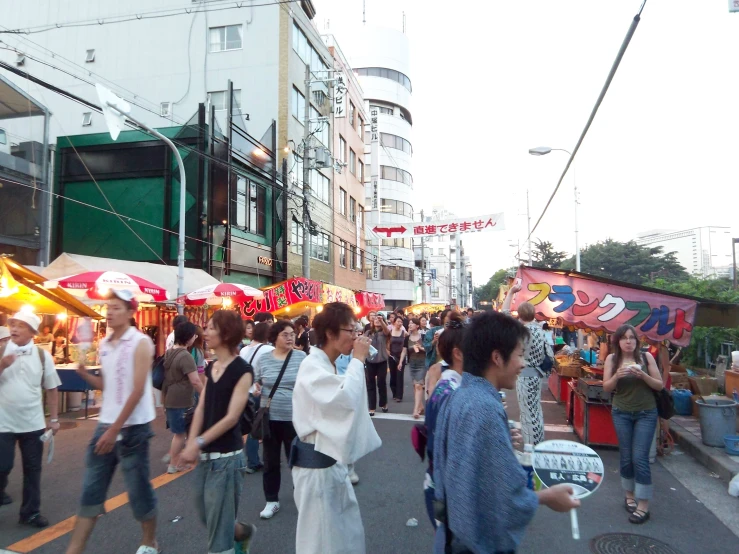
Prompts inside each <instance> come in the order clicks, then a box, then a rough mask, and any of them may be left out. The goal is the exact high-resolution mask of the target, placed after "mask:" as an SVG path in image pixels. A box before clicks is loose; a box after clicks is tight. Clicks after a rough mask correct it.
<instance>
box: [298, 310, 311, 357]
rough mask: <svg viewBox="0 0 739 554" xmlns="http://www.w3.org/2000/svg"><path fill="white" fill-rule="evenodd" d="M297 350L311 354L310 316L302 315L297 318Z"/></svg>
mask: <svg viewBox="0 0 739 554" xmlns="http://www.w3.org/2000/svg"><path fill="white" fill-rule="evenodd" d="M294 348H295V350H300V351H301V352H304V353H305V354H306V355H307V354H310V338H309V337H308V318H307V317H305V316H300V317H299V318H298V319H296V320H295V346H294Z"/></svg>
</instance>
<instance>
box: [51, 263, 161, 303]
mask: <svg viewBox="0 0 739 554" xmlns="http://www.w3.org/2000/svg"><path fill="white" fill-rule="evenodd" d="M44 287H45V288H47V289H53V288H57V287H61V288H63V289H64V290H66V291H67V292H69V293H71V294H72V295H74V296H77V297H79V298H89V299H90V300H104V299H105V298H106V296H107V295H108V293H109V292H110V291H111V290H112V289H116V290H122V289H125V290H130V291H131V292H132V293H133V294H134V296H135V297H136V299H137V300H140V301H142V302H165V301H167V300H169V293H168V292H167V289H164V288H162V287H160V286H159V285H156V284H154V283H152V282H151V281H147V280H146V279H143V278H141V277H138V276H136V275H128V274H126V273H119V272H117V271H88V272H85V273H79V274H77V275H70V276H69V277H64V278H62V279H55V280H53V281H46V282H45V283H44Z"/></svg>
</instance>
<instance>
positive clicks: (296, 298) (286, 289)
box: [239, 277, 323, 319]
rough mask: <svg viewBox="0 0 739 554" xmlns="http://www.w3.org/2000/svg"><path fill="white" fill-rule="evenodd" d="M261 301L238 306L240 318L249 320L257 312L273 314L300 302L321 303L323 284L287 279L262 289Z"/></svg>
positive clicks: (309, 280) (308, 280) (302, 278)
mask: <svg viewBox="0 0 739 554" xmlns="http://www.w3.org/2000/svg"><path fill="white" fill-rule="evenodd" d="M263 292H264V299H263V300H248V301H246V302H244V303H242V304H241V305H240V306H239V310H240V311H241V317H243V318H244V319H247V318H248V319H251V318H252V317H254V314H256V313H259V312H275V311H277V310H281V309H282V308H286V307H288V306H291V305H293V304H298V303H300V302H310V303H314V304H321V303H322V298H321V296H322V292H323V283H321V282H320V281H312V280H311V279H306V278H305V277H295V278H293V279H288V280H287V281H283V282H282V283H280V284H278V285H275V286H273V287H271V288H268V289H264V290H263Z"/></svg>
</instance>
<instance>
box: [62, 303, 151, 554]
mask: <svg viewBox="0 0 739 554" xmlns="http://www.w3.org/2000/svg"><path fill="white" fill-rule="evenodd" d="M137 306H138V303H137V302H136V300H135V299H134V297H133V294H132V293H131V292H130V291H127V290H116V291H111V293H110V296H109V297H108V311H107V316H106V318H107V323H108V329H109V332H110V335H109V336H108V337H106V338H105V339H103V340H102V341H101V343H100V350H99V352H100V365H101V371H100V373H101V376H99V377H97V376H94V375H90V374H89V373H88V372H87V371H86V369H85V367H84V365H82V364H80V366H79V367H78V368H77V372H78V374H79V375H80V376H81V377H82V378H83V379H85V381H87V382H88V383H90V385H91V386H92V387H93V388H95V389H101V390H102V391H103V405H102V407H101V408H100V414H99V415H98V421H99V423H98V426H97V427H96V429H95V432H94V433H93V436H92V440H91V441H90V444H89V446H88V448H87V456H86V461H85V463H86V470H85V477H84V480H83V483H82V500H81V502H80V503H81V506H80V509H79V512H78V514H77V521H76V523H75V527H74V532H73V533H72V539H71V541H70V543H69V546H68V548H67V554H79V553H81V552H82V551H83V550H84V549H85V544H86V543H87V539H88V538H89V537H90V534H91V533H92V530H93V529H94V527H95V522H96V520H97V517H98V516H100V515H102V514H104V513H105V500H106V498H107V494H108V488H109V486H110V482H111V480H112V479H113V474H114V473H115V469H116V467H117V466H120V468H121V469H122V470H123V476H124V482H125V484H126V490H127V491H128V497H129V500H130V505H131V509H132V511H133V515H134V517H135V518H136V519H137V520H138V521H139V522H140V523H141V528H142V530H143V539H142V542H141V546H140V547H139V549H138V550H137V551H136V553H137V554H157V552H158V547H157V544H156V515H157V500H156V496H155V495H154V489H153V488H152V486H151V483H150V482H149V441H150V440H151V438H152V437H153V436H154V433H153V432H152V430H151V426H150V422H151V421H152V420H154V418H155V417H156V412H155V410H154V397H153V394H152V385H151V366H152V362H153V360H154V345H153V344H152V342H151V340H150V339H149V337H148V336H147V335H145V334H143V333H141V332H140V331H139V330H138V329H136V327H133V326H131V323H130V322H131V318H132V317H133V315H134V313H135V311H136V308H137Z"/></svg>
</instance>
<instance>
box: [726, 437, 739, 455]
mask: <svg viewBox="0 0 739 554" xmlns="http://www.w3.org/2000/svg"><path fill="white" fill-rule="evenodd" d="M724 444H725V445H726V453H727V454H730V455H731V456H739V435H726V436H725V437H724Z"/></svg>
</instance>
